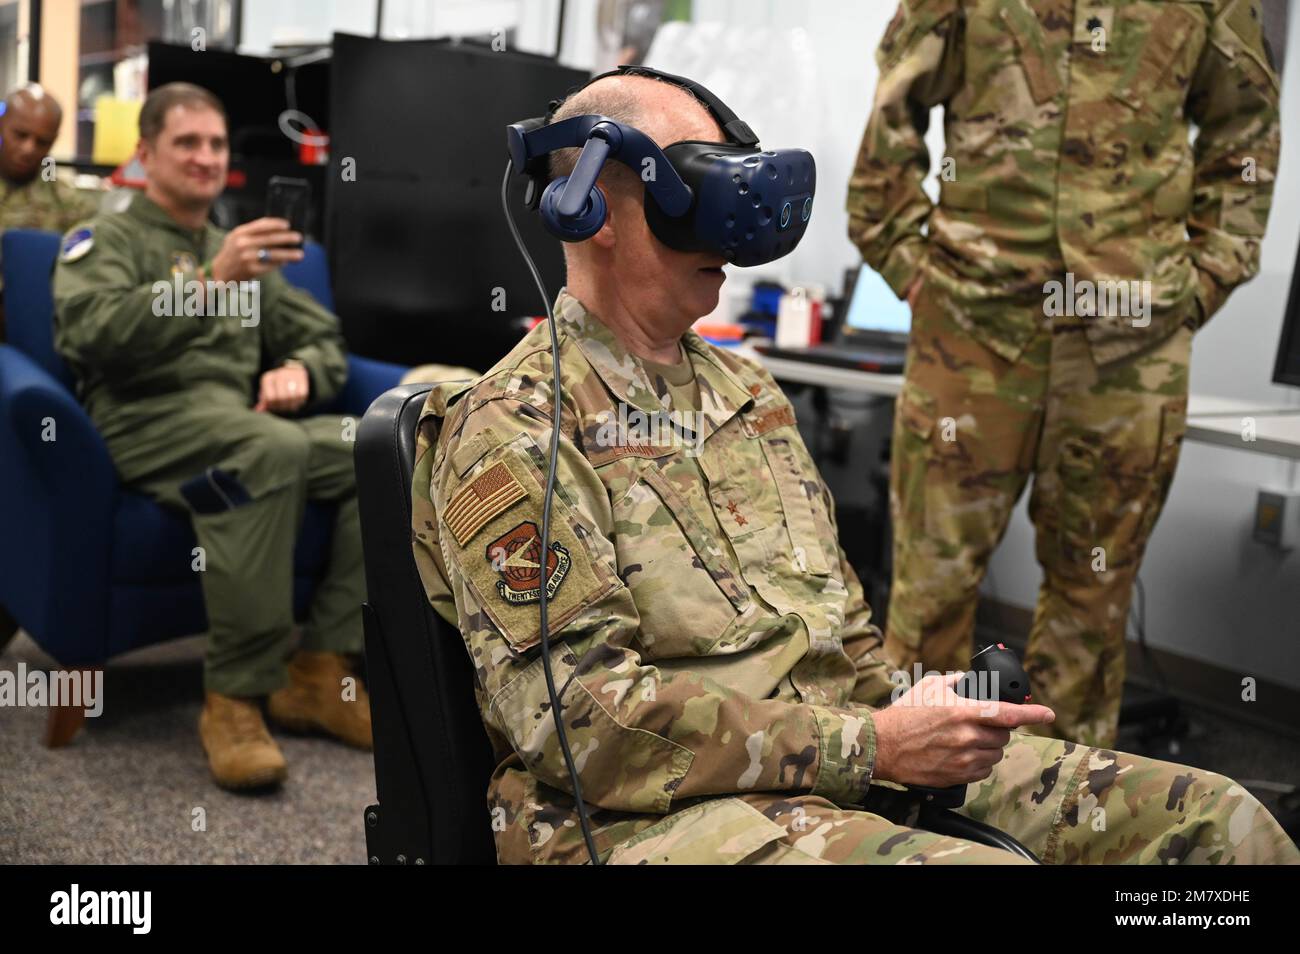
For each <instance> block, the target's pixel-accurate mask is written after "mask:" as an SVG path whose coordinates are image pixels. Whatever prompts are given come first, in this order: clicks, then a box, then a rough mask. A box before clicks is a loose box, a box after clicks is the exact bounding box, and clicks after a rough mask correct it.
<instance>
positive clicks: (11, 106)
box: [0, 83, 95, 341]
mask: <svg viewBox="0 0 1300 954" xmlns="http://www.w3.org/2000/svg"><path fill="white" fill-rule="evenodd" d="M62 121H63V110H62V108H60V106H59V103H58V101H57V100H56V99H55V98H54V97H53V96H50V95H49V94H48V93H46V92H45V90H43V89H41V87H40V86H37V85H36V84H35V83H31V84H29V85H27V86H23V87H20V88H19V89H16V90H14V91H13V92H12V93H10V94H9V97H8V99H6V100H5V109H4V114H3V115H0V235H3V234H4V231H5V229H45V230H47V231H50V232H66V231H67V230H68V229H70V228H72V226H73V225H74V224H75V223H77V222H80V221H81V220H82V219H84V218H88V217H89V216H91V215H93V214H94V213H95V202H94V200H93V199H92V198H91V197H89V196H84V195H81V194H80V193H78V192H77V190H76V189H74V188H73V187H72V186H70V185H69V184H68V183H66V182H64V181H62V180H60V179H58V178H57V177H55V175H54V166H53V163H50V164H49V165H48V166H47V165H46V164H45V160H46V159H47V158H48V157H49V155H50V147H51V146H53V145H54V140H55V139H57V138H58V135H59V124H60V123H61V122H62ZM2 289H3V286H2V285H0V290H2ZM4 340H5V318H4V306H3V300H2V299H0V341H4Z"/></svg>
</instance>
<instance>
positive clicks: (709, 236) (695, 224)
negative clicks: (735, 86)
mask: <svg viewBox="0 0 1300 954" xmlns="http://www.w3.org/2000/svg"><path fill="white" fill-rule="evenodd" d="M607 76H648V77H652V78H654V79H658V80H662V81H664V82H667V83H671V84H673V85H674V86H678V87H680V88H682V89H684V90H687V91H688V92H690V93H692V94H694V96H695V97H696V98H697V99H698V100H699V101H700V102H701V103H703V104H704V106H705V108H707V109H708V111H709V113H710V114H711V115H712V116H713V118H714V119H715V120H717V122H718V125H719V126H721V127H722V129H723V132H724V133H725V135H726V137H727V139H726V142H698V141H686V142H677V143H673V144H672V145H669V146H667V147H666V148H664V149H660V148H659V146H657V145H656V144H655V143H654V142H653V141H652V140H651V139H650V137H649V136H647V135H646V134H645V133H643V132H641V131H640V130H639V129H636V128H634V127H632V126H628V125H626V124H624V123H620V122H617V121H616V120H613V119H610V118H609V117H607V116H596V115H588V116H574V117H572V118H570V119H565V120H561V121H560V122H558V123H552V122H551V117H552V116H553V115H554V114H555V111H556V109H557V108H558V107H559V102H558V101H557V102H553V103H552V104H551V108H550V109H549V110H548V111H547V114H546V115H545V116H541V117H538V118H536V119H528V120H524V121H523V122H519V123H515V124H514V125H512V126H508V127H507V129H506V139H507V146H508V148H509V152H510V163H511V167H512V168H513V169H514V171H515V172H517V173H520V174H522V175H524V176H526V177H527V178H528V180H529V182H528V187H527V191H526V193H525V196H524V201H525V204H526V205H527V206H528V208H529V209H532V210H535V211H538V212H540V213H541V216H542V222H543V223H544V224H545V226H546V229H547V230H548V231H549V232H551V233H552V234H553V235H555V236H556V237H558V238H560V239H562V240H563V241H565V242H581V241H583V240H584V239H588V238H590V237H591V236H593V235H595V234H596V232H598V231H600V227H601V226H602V225H604V224H605V213H606V205H605V196H604V194H603V193H602V192H601V191H600V189H598V188H597V187H596V179H597V177H598V176H599V175H600V172H601V169H603V168H604V165H605V163H606V162H608V161H609V160H611V159H612V160H615V161H617V162H621V163H623V164H624V165H625V166H627V167H629V168H630V169H632V171H633V172H635V173H636V174H637V175H638V176H639V177H640V179H641V181H642V182H643V184H644V185H645V216H646V221H647V222H648V223H649V225H650V230H651V232H652V233H653V234H654V236H655V237H656V238H657V239H659V241H661V242H663V243H664V244H665V245H667V246H668V247H669V248H673V249H677V250H678V251H682V252H712V253H715V254H717V255H720V256H721V257H723V258H725V259H726V260H727V261H729V262H731V263H732V264H734V265H740V266H749V265H763V264H765V263H767V262H772V261H775V260H776V259H778V258H780V257H781V256H783V255H788V254H789V253H790V252H792V251H794V248H795V246H796V245H798V244H799V240H800V239H801V238H803V234H804V231H805V230H806V229H807V228H808V220H809V219H810V218H811V217H812V207H813V195H814V193H815V192H816V189H817V166H816V163H814V161H813V157H812V154H811V153H809V152H807V151H806V150H803V149H778V150H775V151H772V150H767V151H762V150H760V149H759V143H758V137H757V136H755V135H754V132H753V130H751V129H750V128H749V126H748V125H747V124H746V123H745V122H744V121H743V120H741V119H739V118H737V116H736V114H735V113H733V112H732V111H731V110H730V109H729V108H727V106H726V104H725V103H723V102H722V100H720V99H718V98H717V97H716V96H714V95H713V94H712V93H711V92H709V91H708V90H707V89H705V88H704V87H703V86H701V85H699V84H698V83H696V82H694V81H692V80H689V79H686V78H685V77H681V76H673V75H672V74H670V73H661V72H659V71H658V70H652V69H648V68H646V67H643V66H620V67H619V68H618V69H616V70H611V71H610V72H608V73H602V74H601V75H600V76H596V77H593V78H592V79H591V80H589V81H588V82H587V83H586V84H584V85H583V86H581V87H578V89H579V90H580V89H585V88H586V86H589V85H591V83H594V82H596V81H597V80H600V79H604V78H605V77H607ZM576 91H577V90H575V91H574V92H576ZM571 147H581V149H582V153H581V155H580V156H579V157H578V162H577V165H576V166H575V167H574V170H573V172H572V174H570V175H568V176H561V177H560V178H558V179H554V180H551V178H550V172H549V169H548V161H547V157H548V156H549V155H550V154H551V153H552V152H554V151H555V150H557V149H567V148H571Z"/></svg>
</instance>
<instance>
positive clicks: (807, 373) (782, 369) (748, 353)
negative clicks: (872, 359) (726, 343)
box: [731, 345, 903, 397]
mask: <svg viewBox="0 0 1300 954" xmlns="http://www.w3.org/2000/svg"><path fill="white" fill-rule="evenodd" d="M731 350H733V351H735V352H736V353H737V354H740V355H744V356H745V357H746V358H749V359H750V360H752V361H757V362H758V363H759V364H761V365H762V366H763V367H765V368H766V369H767V371H768V373H769V374H771V375H772V377H774V378H776V379H777V380H778V381H789V382H790V383H791V384H817V385H821V386H822V387H826V388H843V389H844V390H846V391H860V392H863V393H866V394H880V395H884V396H886V397H897V396H898V392H899V390H900V389H901V388H902V387H903V376H902V375H901V374H879V373H877V372H875V371H855V370H853V369H852V368H833V367H831V366H830V365H826V364H813V363H812V362H810V361H791V360H790V359H789V358H771V357H768V356H767V355H765V354H759V353H758V352H757V351H755V350H754V349H753V348H751V347H749V346H748V345H738V346H736V347H735V348H732V349H731Z"/></svg>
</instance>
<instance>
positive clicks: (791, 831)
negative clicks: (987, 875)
mask: <svg viewBox="0 0 1300 954" xmlns="http://www.w3.org/2000/svg"><path fill="white" fill-rule="evenodd" d="M554 795H555V796H556V802H557V808H558V807H559V805H558V802H560V801H564V802H565V803H566V805H567V804H571V802H569V800H568V799H567V796H565V795H563V794H562V793H559V792H554ZM548 797H549V790H548ZM916 803H917V799H916V797H915V796H914V795H912V794H910V793H906V792H903V791H901V790H899V789H896V788H894V787H890V786H884V785H878V784H877V785H873V786H872V787H871V793H870V795H869V796H868V798H867V801H866V804H865V805H864V806H863V807H862V808H846V807H842V806H839V805H835V804H833V803H832V802H829V801H827V800H826V799H824V798H819V797H817V796H812V795H791V794H781V793H754V794H743V795H734V796H731V797H722V798H714V799H708V800H705V801H701V802H698V803H697V804H695V805H692V806H690V807H687V808H683V809H681V810H680V811H677V812H675V813H673V814H671V815H668V816H666V817H664V818H661V819H658V820H657V821H653V822H652V821H650V820H649V819H647V817H646V816H635V817H632V818H629V817H628V816H622V815H615V814H614V813H610V812H599V811H598V812H596V813H594V814H593V816H592V821H593V826H594V836H595V841H596V844H597V848H598V850H599V851H600V852H601V854H602V860H604V861H605V862H606V863H609V864H664V863H672V864H1026V863H1028V862H1026V861H1024V860H1023V859H1021V858H1020V857H1019V856H1017V855H1012V854H1010V853H1009V852H1006V851H1003V850H1001V849H998V848H991V847H988V846H985V845H979V844H975V843H974V842H971V841H966V840H964V839H961V838H954V837H949V836H945V835H937V834H934V833H933V832H929V831H924V830H921V829H919V828H917V827H914V826H915V821H914V814H915V806H916ZM958 811H959V812H960V813H961V814H963V815H966V816H968V817H970V818H974V819H976V820H977V821H982V822H985V823H986V824H989V825H992V826H993V827H994V828H997V829H999V830H1001V831H1003V832H1006V833H1007V834H1009V835H1011V836H1012V837H1014V838H1015V839H1017V840H1018V841H1019V842H1020V843H1021V844H1023V845H1024V846H1025V847H1026V848H1028V849H1029V850H1030V851H1032V852H1033V853H1034V855H1035V856H1036V857H1037V858H1039V859H1040V860H1041V861H1043V862H1044V863H1046V864H1297V863H1300V853H1298V852H1297V851H1296V847H1295V845H1294V844H1293V843H1292V842H1291V840H1290V839H1289V838H1288V837H1287V836H1286V833H1285V832H1284V831H1282V829H1281V827H1280V826H1279V825H1278V824H1277V822H1276V821H1275V820H1274V819H1273V816H1272V815H1270V814H1269V813H1268V811H1267V810H1266V809H1265V808H1264V807H1263V806H1262V805H1260V804H1259V802H1258V801H1257V800H1256V799H1255V797H1254V796H1253V795H1251V794H1250V793H1249V792H1247V791H1246V790H1245V789H1243V788H1242V787H1241V786H1240V785H1238V784H1237V783H1236V782H1234V781H1233V780H1232V779H1229V778H1225V777H1224V776H1222V775H1216V774H1214V773H1212V772H1203V771H1201V770H1200V769H1194V768H1189V767H1188V766H1185V765H1175V764H1173V763H1170V762H1160V761H1157V760H1155V759H1148V758H1143V757H1142V756H1137V755H1129V754H1126V753H1123V752H1112V751H1108V750H1105V749H1097V748H1090V747H1088V746H1083V745H1076V744H1075V743H1073V742H1064V741H1061V740H1058V739H1047V738H1042V737H1039V736H1033V735H1029V734H1026V733H1021V732H1016V733H1014V734H1013V735H1012V738H1011V742H1010V743H1009V744H1008V745H1007V747H1006V750H1005V755H1004V758H1003V760H1002V761H1001V762H999V763H998V764H997V765H996V766H994V768H993V772H992V774H991V775H990V776H989V777H988V778H987V779H985V780H984V781H983V782H979V783H977V784H973V785H970V786H968V788H967V793H966V801H965V803H964V804H963V805H962V806H961V808H960V809H958ZM508 812H509V809H508V808H507V813H508ZM565 816H568V818H567V819H566V821H564V822H562V823H560V824H559V826H557V829H556V830H555V831H553V832H552V833H549V834H548V835H547V837H546V838H545V839H544V842H545V843H544V844H541V845H539V844H538V841H539V840H540V839H537V838H536V837H535V835H536V833H534V838H533V839H532V841H533V844H532V845H531V846H530V838H529V835H528V833H527V832H526V831H524V830H523V829H522V827H518V828H515V827H514V826H511V827H510V828H509V829H508V830H506V831H503V832H501V833H500V834H498V836H497V853H498V857H499V859H500V860H501V862H502V863H525V864H526V863H529V862H539V861H542V862H569V863H582V862H584V861H585V860H586V852H585V851H584V849H583V847H582V837H581V834H580V833H579V832H578V831H577V826H576V824H575V823H574V822H573V821H572V820H571V819H572V816H571V814H570V813H568V812H567V811H557V812H556V814H555V816H554V817H555V818H556V819H558V818H561V817H565ZM630 831H635V834H631V835H630V837H629V832H630Z"/></svg>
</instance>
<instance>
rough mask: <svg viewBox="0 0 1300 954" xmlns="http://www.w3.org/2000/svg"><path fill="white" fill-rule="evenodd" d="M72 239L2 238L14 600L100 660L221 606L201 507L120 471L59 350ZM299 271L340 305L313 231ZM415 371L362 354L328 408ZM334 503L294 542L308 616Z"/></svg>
mask: <svg viewBox="0 0 1300 954" xmlns="http://www.w3.org/2000/svg"><path fill="white" fill-rule="evenodd" d="M59 242H60V237H59V236H58V235H56V234H54V233H52V232H41V231H35V230H29V229H11V230H9V231H6V232H5V233H4V236H3V238H2V239H0V254H2V255H3V263H4V298H5V317H6V323H7V326H8V328H7V331H8V339H9V340H8V343H6V344H0V606H3V607H4V608H5V609H6V610H8V612H9V613H10V615H12V616H13V618H14V619H15V620H17V622H18V624H19V625H20V626H22V627H23V629H25V630H26V631H27V632H28V633H29V634H30V635H31V636H32V638H33V639H35V640H36V642H37V644H39V645H40V646H41V648H42V649H43V650H45V651H46V652H47V653H49V654H50V655H51V656H52V657H54V659H56V660H57V661H58V662H59V664H60V665H62V666H65V667H69V668H71V667H79V668H92V667H96V666H100V665H102V664H103V663H104V662H105V661H107V660H108V659H111V658H112V657H114V656H116V655H118V654H120V653H124V652H127V651H128V650H132V649H138V648H140V647H142V646H148V645H151V644H153V643H158V642H162V641H164V640H168V639H173V638H175V637H178V636H185V635H190V634H193V633H199V632H203V631H204V630H205V629H207V616H206V613H205V611H204V606H203V594H202V591H201V588H200V584H199V581H198V578H197V577H196V576H195V575H194V574H193V573H190V572H188V570H186V569H185V568H186V567H188V566H189V553H190V551H191V549H192V548H193V547H194V546H195V545H196V543H195V538H194V533H193V531H192V529H191V527H190V522H189V519H188V517H187V516H186V515H185V514H184V513H179V512H175V511H170V510H164V509H163V508H161V507H159V506H158V505H157V504H155V503H154V502H153V501H152V500H151V499H150V498H148V497H146V496H143V495H141V494H137V493H133V492H132V491H130V490H128V489H126V488H124V487H123V486H122V485H121V484H120V482H119V481H118V478H117V473H116V471H115V470H114V468H113V462H112V460H111V459H110V457H109V455H108V450H107V448H106V447H105V446H104V442H103V440H102V439H101V438H100V436H99V434H98V432H96V430H95V427H94V425H93V424H92V423H91V421H90V418H89V417H88V416H87V415H86V412H85V411H84V410H83V409H82V407H81V405H80V404H79V403H78V401H77V399H76V397H75V395H74V393H73V390H72V389H73V386H74V381H73V376H72V374H71V373H70V371H69V370H68V368H67V366H66V365H65V364H64V363H63V361H62V360H61V358H60V357H59V355H58V353H57V352H56V351H55V350H54V334H53V315H54V302H53V298H52V296H51V289H50V274H51V271H52V270H53V267H54V262H55V259H56V257H57V255H58V251H59ZM285 277H286V278H288V279H289V280H290V281H291V282H293V283H294V284H295V285H298V286H299V287H300V288H303V289H305V290H307V291H308V292H310V293H311V294H312V295H313V296H315V297H316V298H317V300H319V301H320V302H321V303H322V304H324V305H325V306H326V307H332V304H333V296H332V295H331V293H330V285H329V270H328V266H327V264H326V259H325V253H324V250H323V249H322V248H321V247H320V246H319V245H316V244H314V243H309V244H308V246H307V248H306V256H305V258H304V260H303V261H302V262H300V263H298V264H296V265H293V266H291V267H287V268H286V269H285ZM405 370H406V369H405V368H403V367H400V366H398V365H393V364H387V363H385V362H380V361H372V360H369V359H366V358H360V357H357V356H355V355H350V356H349V358H348V380H347V384H346V385H345V387H344V388H343V390H342V392H341V393H340V394H339V395H338V397H337V398H336V399H335V401H334V402H332V404H331V406H330V407H329V408H326V410H327V411H332V412H334V413H340V414H355V415H356V416H357V418H358V420H360V418H361V415H362V414H363V413H364V412H365V410H366V408H367V407H369V405H370V402H371V401H372V400H374V399H375V398H376V397H378V396H379V395H380V394H383V393H384V392H385V391H386V390H388V389H389V388H391V387H394V386H395V385H396V384H397V383H398V380H399V379H400V378H401V376H402V373H403V372H404V371H405ZM51 426H52V427H53V429H54V430H53V433H52V434H51ZM51 436H52V437H53V438H54V439H53V440H51V439H50V438H51ZM332 510H333V508H332V507H329V506H327V505H323V504H315V503H313V504H309V505H308V508H307V511H306V514H305V516H304V519H303V525H302V528H301V532H300V534H299V537H298V541H297V546H296V548H295V553H294V612H295V615H296V616H297V618H299V619H301V618H303V617H305V615H306V610H307V606H308V605H309V602H310V599H311V595H312V592H313V589H314V587H315V584H316V581H317V580H318V579H319V578H320V576H321V574H322V573H323V572H324V568H325V561H326V559H327V557H328V554H329V542H330V534H331V528H332V526H333V514H332ZM178 567H179V568H181V569H180V570H179V571H178V570H177V569H176V568H178ZM77 711H78V712H79V711H80V710H77ZM70 719H72V720H75V716H69V714H68V713H67V711H66V710H58V709H56V708H53V707H52V708H51V710H50V726H49V727H48V729H47V733H46V742H47V744H50V745H56V744H64V743H66V742H67V741H68V740H70V738H71V736H72V734H74V733H75V731H76V727H77V725H78V724H79V721H72V722H69V720H70ZM56 722H59V723H60V724H58V725H56Z"/></svg>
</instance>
